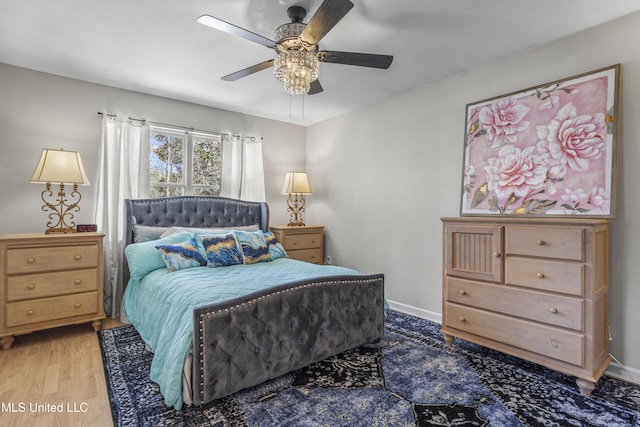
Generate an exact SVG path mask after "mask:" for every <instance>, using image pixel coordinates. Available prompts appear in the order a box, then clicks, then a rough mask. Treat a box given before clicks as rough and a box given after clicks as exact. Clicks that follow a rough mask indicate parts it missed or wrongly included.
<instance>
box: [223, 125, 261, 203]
mask: <svg viewBox="0 0 640 427" xmlns="http://www.w3.org/2000/svg"><path fill="white" fill-rule="evenodd" d="M221 181H222V182H221V186H220V187H221V188H220V195H221V196H224V197H231V198H234V199H242V200H250V201H254V202H264V201H265V189H264V165H263V160H262V141H260V140H259V139H257V138H248V137H246V138H242V137H240V136H237V135H236V136H233V137H231V138H225V139H224V140H223V142H222V179H221Z"/></svg>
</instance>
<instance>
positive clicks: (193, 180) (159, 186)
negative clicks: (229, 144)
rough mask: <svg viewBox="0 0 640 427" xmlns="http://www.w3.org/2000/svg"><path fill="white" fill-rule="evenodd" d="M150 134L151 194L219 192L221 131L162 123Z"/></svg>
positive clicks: (177, 194)
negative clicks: (201, 131) (186, 128)
mask: <svg viewBox="0 0 640 427" xmlns="http://www.w3.org/2000/svg"><path fill="white" fill-rule="evenodd" d="M150 135H151V136H150V138H149V139H150V144H151V145H150V159H149V160H150V161H149V165H150V171H149V176H150V182H149V196H150V197H165V196H181V195H208V196H219V195H220V178H221V172H222V137H221V136H220V135H215V134H206V133H196V132H186V131H182V130H179V129H170V128H159V127H151V132H150Z"/></svg>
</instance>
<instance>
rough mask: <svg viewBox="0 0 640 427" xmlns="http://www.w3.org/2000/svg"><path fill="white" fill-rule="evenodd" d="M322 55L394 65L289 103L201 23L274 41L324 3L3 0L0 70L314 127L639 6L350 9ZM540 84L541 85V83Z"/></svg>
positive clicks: (359, 3)
mask: <svg viewBox="0 0 640 427" xmlns="http://www.w3.org/2000/svg"><path fill="white" fill-rule="evenodd" d="M352 1H353V3H354V4H355V6H354V8H353V9H352V10H351V11H350V12H349V13H348V14H347V15H346V16H345V17H344V18H343V19H342V20H341V21H340V22H339V23H338V24H337V25H336V26H335V27H334V28H333V29H332V30H331V31H330V32H329V34H328V35H327V36H326V37H325V38H324V39H322V41H321V43H320V48H321V49H325V50H338V51H350V52H365V53H379V54H388V55H393V56H394V62H393V64H392V65H391V67H390V68H389V69H388V70H378V69H370V68H363V67H354V66H347V65H339V64H329V63H323V64H321V66H320V67H321V68H320V82H321V84H322V86H323V88H324V92H322V93H320V94H317V95H312V96H307V95H305V96H304V97H303V96H300V95H298V96H290V95H288V94H287V93H285V92H284V89H283V88H282V84H281V83H280V82H279V81H278V80H276V79H275V77H274V75H273V73H272V71H271V69H268V70H264V71H260V72H259V73H256V74H253V75H251V76H249V77H245V78H243V79H240V80H238V81H235V82H225V81H222V80H220V77H222V76H224V75H226V74H229V73H231V72H234V71H237V70H240V69H243V68H246V67H249V66H251V65H254V64H257V63H259V62H263V61H265V60H268V59H271V58H273V55H274V52H273V50H271V49H268V48H265V47H264V46H261V45H258V44H256V43H252V42H250V41H247V40H245V39H242V38H239V37H235V36H232V35H229V34H226V33H223V32H220V31H217V30H214V29H212V28H209V27H206V26H204V25H201V24H199V23H197V22H196V19H197V18H198V16H200V15H203V14H209V15H212V16H215V17H218V18H220V19H223V20H225V21H227V22H230V23H233V24H235V25H237V26H240V27H243V28H246V29H248V30H251V31H253V32H255V33H258V34H260V35H263V36H265V37H267V38H270V39H273V38H274V35H273V32H274V30H275V29H276V27H278V26H279V25H280V24H283V23H286V22H288V21H289V19H288V18H287V13H286V9H287V8H288V7H289V6H291V5H300V6H303V7H305V8H307V10H308V14H307V19H306V20H305V22H306V21H308V20H309V18H310V17H311V16H313V13H314V12H315V10H316V9H317V7H318V6H319V5H320V3H321V0H188V1H183V0H133V1H131V0H108V1H107V0H55V1H52V0H0V11H1V12H0V62H4V63H7V64H12V65H17V66H21V67H26V68H31V69H34V70H39V71H45V72H49V73H53V74H58V75H62V76H67V77H72V78H77V79H81V80H86V81H90V82H95V83H101V84H105V85H109V86H115V87H119V88H123V89H129V90H134V91H139V92H144V93H150V94H154V95H160V96H165V97H168V98H174V99H178V100H183V101H188V102H193V103H197V104H202V105H207V106H212V107H218V108H223V109H227V110H232V111H238V112H243V113H247V114H252V115H257V116H261V117H267V118H271V119H276V120H281V121H285V122H291V123H296V124H300V125H305V126H306V125H310V124H313V123H317V122H320V121H323V120H326V119H328V118H331V117H334V116H337V115H340V114H344V113H346V112H349V111H352V110H355V109H357V108H360V107H363V106H365V105H368V104H372V103H374V102H376V101H379V100H381V99H383V98H386V97H388V96H391V95H393V94H397V93H400V92H403V91H407V90H410V89H412V88H414V87H417V86H421V85H424V84H426V83H429V82H432V81H435V80H438V79H441V78H443V77H446V76H448V75H452V74H455V73H459V72H461V71H464V70H467V69H470V68H473V67H476V66H478V65H481V64H485V63H488V62H491V61H494V60H496V59H498V58H501V57H505V56H508V55H511V54H513V53H514V52H518V51H521V50H523V49H527V48H529V47H532V46H535V45H539V44H544V43H547V42H550V41H552V40H556V39H558V38H561V37H564V36H566V35H568V34H571V33H575V32H578V31H581V30H583V29H585V28H589V27H592V26H595V25H598V24H600V23H603V22H606V21H610V20H612V19H615V18H617V17H620V16H622V15H625V14H628V13H632V12H634V11H636V10H640V1H638V0H614V1H603V0H393V1H390V0H352ZM532 83H535V82H532Z"/></svg>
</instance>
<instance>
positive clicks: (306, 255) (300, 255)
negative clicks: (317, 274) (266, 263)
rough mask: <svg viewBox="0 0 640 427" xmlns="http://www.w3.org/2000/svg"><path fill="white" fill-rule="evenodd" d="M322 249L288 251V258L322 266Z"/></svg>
mask: <svg viewBox="0 0 640 427" xmlns="http://www.w3.org/2000/svg"><path fill="white" fill-rule="evenodd" d="M322 255H323V254H322V249H303V250H300V251H295V250H291V251H287V256H288V257H289V258H291V259H295V260H298V261H305V262H311V263H314V264H322V262H323V259H322Z"/></svg>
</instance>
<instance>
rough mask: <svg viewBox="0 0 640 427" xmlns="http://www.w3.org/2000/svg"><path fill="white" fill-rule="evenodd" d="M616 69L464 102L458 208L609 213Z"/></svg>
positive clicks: (468, 211) (492, 211)
mask: <svg viewBox="0 0 640 427" xmlns="http://www.w3.org/2000/svg"><path fill="white" fill-rule="evenodd" d="M618 75H619V66H617V65H616V66H614V67H611V68H608V69H604V70H599V71H596V72H593V73H588V74H585V75H581V76H578V77H574V78H571V79H567V80H563V81H558V82H553V83H550V84H547V85H543V86H540V87H537V88H532V89H528V90H525V91H522V92H519V93H516V94H511V95H508V96H504V97H498V98H495V99H491V100H487V101H482V102H479V103H476V104H470V105H468V106H467V123H466V132H465V160H464V165H463V166H464V176H463V194H462V204H461V214H463V215H465V214H466V215H474V214H494V215H522V214H529V215H534V214H546V215H589V216H606V217H611V216H612V212H611V206H612V203H611V187H612V182H611V179H612V168H613V165H612V159H613V158H614V155H613V150H614V147H615V146H614V139H615V138H614V137H615V135H614V130H615V129H616V126H615V121H616V114H615V105H616V102H617V99H616V96H615V94H616V87H617V80H618Z"/></svg>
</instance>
